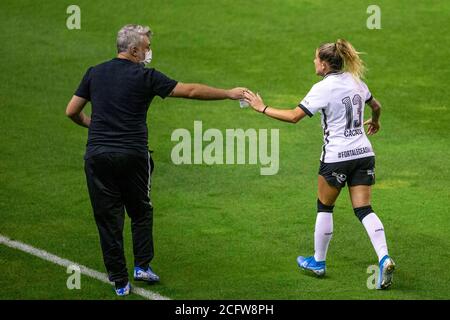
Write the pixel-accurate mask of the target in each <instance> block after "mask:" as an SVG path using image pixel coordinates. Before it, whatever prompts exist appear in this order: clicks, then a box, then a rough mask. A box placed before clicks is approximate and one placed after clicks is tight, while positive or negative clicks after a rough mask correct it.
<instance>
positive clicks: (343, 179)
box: [331, 172, 347, 183]
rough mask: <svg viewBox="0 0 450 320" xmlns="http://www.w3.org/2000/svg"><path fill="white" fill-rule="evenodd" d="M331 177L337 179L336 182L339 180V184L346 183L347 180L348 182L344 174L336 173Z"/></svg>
mask: <svg viewBox="0 0 450 320" xmlns="http://www.w3.org/2000/svg"><path fill="white" fill-rule="evenodd" d="M331 175H332V176H333V177H336V180H337V181H338V182H339V183H344V182H345V180H347V176H346V175H345V174H343V173H336V172H333V173H332V174H331Z"/></svg>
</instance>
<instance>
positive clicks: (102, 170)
mask: <svg viewBox="0 0 450 320" xmlns="http://www.w3.org/2000/svg"><path fill="white" fill-rule="evenodd" d="M113 162H114V157H113V156H111V155H110V154H101V155H98V156H94V157H92V158H90V159H87V160H86V162H85V173H86V180H87V185H88V190H89V196H90V199H91V204H92V208H93V211H94V217H95V222H96V224H97V228H98V231H99V235H100V244H101V248H102V252H103V261H104V263H105V267H106V270H107V272H108V276H109V280H110V281H112V282H115V284H116V288H117V287H119V288H120V287H123V286H125V285H126V283H127V282H128V272H127V268H126V262H125V255H124V248H123V223H124V205H123V203H122V197H121V194H120V189H119V186H118V185H117V183H116V180H115V177H114V176H113V172H114V164H113ZM122 285H123V286H122Z"/></svg>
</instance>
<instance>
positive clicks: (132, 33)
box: [117, 24, 152, 53]
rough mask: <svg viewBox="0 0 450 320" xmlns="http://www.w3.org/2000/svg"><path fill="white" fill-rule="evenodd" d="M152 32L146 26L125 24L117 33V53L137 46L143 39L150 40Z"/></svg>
mask: <svg viewBox="0 0 450 320" xmlns="http://www.w3.org/2000/svg"><path fill="white" fill-rule="evenodd" d="M151 36H152V31H151V30H150V28H149V27H147V26H141V25H138V24H127V25H126V26H124V27H122V29H120V30H119V32H118V33H117V53H121V52H126V51H128V49H129V48H130V47H133V46H138V45H139V44H140V43H141V41H142V40H143V39H144V37H149V38H151Z"/></svg>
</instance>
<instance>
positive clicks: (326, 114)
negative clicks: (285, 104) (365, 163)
mask: <svg viewBox="0 0 450 320" xmlns="http://www.w3.org/2000/svg"><path fill="white" fill-rule="evenodd" d="M371 99H372V95H371V93H370V91H369V89H368V88H367V85H366V84H365V83H364V82H363V81H361V80H357V79H355V78H354V77H353V76H352V75H351V74H350V73H348V72H338V73H331V74H328V75H326V76H325V77H324V79H323V80H322V81H320V82H318V83H316V84H315V85H314V86H313V87H312V88H311V90H310V91H309V92H308V94H307V95H306V97H305V98H304V99H303V100H302V101H301V102H300V104H299V107H300V108H301V109H303V111H305V113H306V114H307V115H308V116H310V117H312V116H313V115H314V114H315V113H316V112H318V111H319V112H320V113H321V114H322V128H323V140H324V145H323V148H322V155H321V158H320V160H321V161H323V162H326V163H330V162H341V161H347V160H353V159H358V158H365V157H370V156H374V155H375V154H374V152H373V150H372V145H371V144H370V141H369V139H367V136H366V133H365V132H364V128H363V121H364V105H365V103H366V102H369V101H370V100H371Z"/></svg>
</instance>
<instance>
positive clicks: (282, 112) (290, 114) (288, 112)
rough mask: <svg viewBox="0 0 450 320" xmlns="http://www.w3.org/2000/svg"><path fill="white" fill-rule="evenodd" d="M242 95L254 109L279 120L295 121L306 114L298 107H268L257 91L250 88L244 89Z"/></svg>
mask: <svg viewBox="0 0 450 320" xmlns="http://www.w3.org/2000/svg"><path fill="white" fill-rule="evenodd" d="M244 96H245V101H246V102H247V103H248V104H249V105H251V106H252V108H253V109H254V110H255V111H257V112H261V113H264V114H267V115H268V116H269V117H271V118H274V119H277V120H280V121H285V122H291V123H297V122H299V121H300V120H301V119H303V118H304V117H305V116H306V113H305V112H304V111H303V110H302V109H300V108H298V107H296V108H294V109H278V108H274V107H269V106H268V105H266V104H265V103H264V101H263V99H262V98H261V96H260V95H259V94H258V93H256V94H255V93H253V92H252V91H250V90H246V91H245V92H244Z"/></svg>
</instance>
